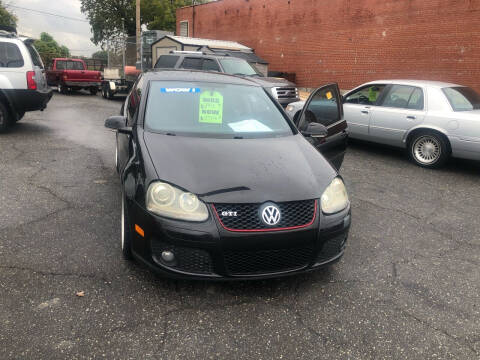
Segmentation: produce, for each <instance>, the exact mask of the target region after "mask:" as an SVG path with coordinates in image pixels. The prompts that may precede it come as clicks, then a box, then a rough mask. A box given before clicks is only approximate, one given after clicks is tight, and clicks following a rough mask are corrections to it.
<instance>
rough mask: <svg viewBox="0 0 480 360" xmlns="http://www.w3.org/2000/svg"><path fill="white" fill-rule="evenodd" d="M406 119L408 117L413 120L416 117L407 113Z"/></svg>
mask: <svg viewBox="0 0 480 360" xmlns="http://www.w3.org/2000/svg"><path fill="white" fill-rule="evenodd" d="M407 119H410V120H415V119H416V117H415V116H413V115H408V116H407Z"/></svg>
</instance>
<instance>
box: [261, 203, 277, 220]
mask: <svg viewBox="0 0 480 360" xmlns="http://www.w3.org/2000/svg"><path fill="white" fill-rule="evenodd" d="M260 216H261V218H262V220H263V222H264V223H265V225H268V226H273V225H277V224H278V223H279V222H280V219H281V214H280V209H279V208H278V207H277V206H276V205H274V204H272V203H267V204H265V205H263V206H262V207H261V208H260Z"/></svg>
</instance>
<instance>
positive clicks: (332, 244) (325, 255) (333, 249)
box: [317, 234, 347, 263]
mask: <svg viewBox="0 0 480 360" xmlns="http://www.w3.org/2000/svg"><path fill="white" fill-rule="evenodd" d="M346 240H347V234H341V235H337V236H336V237H334V238H332V239H328V240H326V241H325V242H324V243H323V245H322V250H321V251H320V254H318V258H317V263H322V262H325V261H328V260H330V259H332V258H334V257H335V256H337V255H338V254H340V252H341V251H342V250H343V249H344V248H345V242H346Z"/></svg>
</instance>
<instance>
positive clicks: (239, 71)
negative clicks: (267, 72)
mask: <svg viewBox="0 0 480 360" xmlns="http://www.w3.org/2000/svg"><path fill="white" fill-rule="evenodd" d="M220 64H222V67H223V70H224V71H225V72H226V73H227V74H230V75H246V76H253V75H259V74H258V73H257V71H255V69H254V68H253V66H252V65H250V64H249V63H248V62H246V61H245V60H240V59H220Z"/></svg>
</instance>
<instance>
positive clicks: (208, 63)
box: [202, 59, 220, 72]
mask: <svg viewBox="0 0 480 360" xmlns="http://www.w3.org/2000/svg"><path fill="white" fill-rule="evenodd" d="M202 69H203V70H205V71H218V72H220V67H219V66H218V64H217V62H216V61H215V60H213V59H203V66H202Z"/></svg>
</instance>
